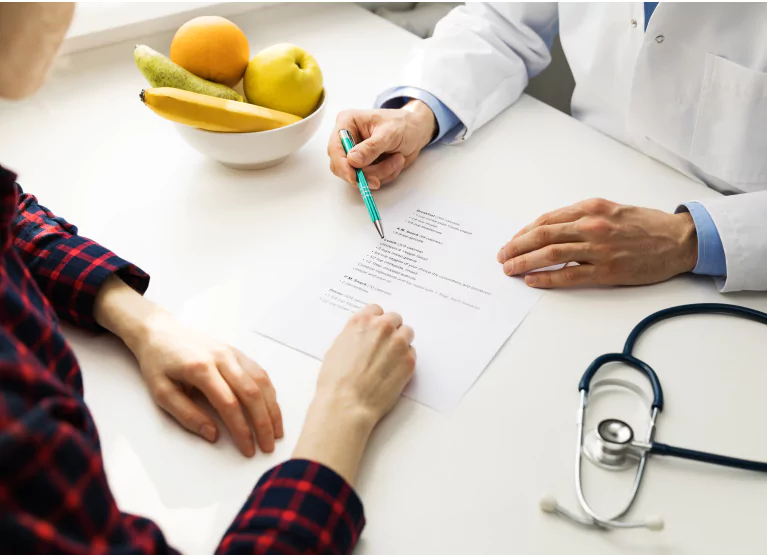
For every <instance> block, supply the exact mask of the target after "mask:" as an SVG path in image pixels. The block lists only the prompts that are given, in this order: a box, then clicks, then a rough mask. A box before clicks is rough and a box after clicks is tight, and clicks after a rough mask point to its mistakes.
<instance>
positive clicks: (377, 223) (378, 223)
mask: <svg viewBox="0 0 767 555" xmlns="http://www.w3.org/2000/svg"><path fill="white" fill-rule="evenodd" d="M373 225H375V226H376V231H377V232H378V235H380V236H381V239H383V238H384V231H383V224H382V223H381V220H376V221H374V222H373Z"/></svg>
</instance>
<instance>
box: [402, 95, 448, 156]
mask: <svg viewBox="0 0 767 555" xmlns="http://www.w3.org/2000/svg"><path fill="white" fill-rule="evenodd" d="M401 109H402V110H405V111H406V112H410V113H411V114H413V117H414V120H415V125H416V127H417V129H418V130H419V132H420V133H419V141H418V146H419V147H421V148H424V147H426V146H427V145H428V144H429V143H430V142H432V141H433V140H434V137H436V135H437V131H438V130H439V129H438V126H437V118H436V116H435V115H434V112H432V111H431V108H429V105H428V104H426V103H425V102H423V101H422V100H418V99H416V98H413V99H410V100H409V101H408V102H407V104H405V105H404V106H403V107H402V108H401Z"/></svg>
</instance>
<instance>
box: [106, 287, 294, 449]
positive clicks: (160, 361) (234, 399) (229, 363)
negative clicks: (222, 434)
mask: <svg viewBox="0 0 767 555" xmlns="http://www.w3.org/2000/svg"><path fill="white" fill-rule="evenodd" d="M94 315H95V317H96V321H97V322H98V323H99V324H100V325H102V326H103V327H105V328H107V329H108V330H109V331H111V332H112V333H114V334H115V335H117V336H118V337H120V338H121V339H122V340H123V341H124V342H125V344H126V345H127V346H128V348H129V349H130V350H131V351H132V352H133V354H134V355H135V357H136V359H137V361H138V363H139V367H140V369H141V374H142V376H143V378H144V381H145V382H146V384H147V387H148V388H149V392H150V393H151V395H152V398H153V399H154V401H155V402H156V403H157V404H158V405H159V406H160V407H161V408H162V409H164V410H165V411H166V412H168V413H169V414H170V415H171V416H172V417H173V418H175V419H176V420H177V421H178V422H179V423H180V424H181V425H182V426H183V427H184V428H186V429H187V430H189V431H190V432H192V433H194V434H197V435H199V436H201V437H203V438H205V439H206V440H208V441H210V442H215V441H216V440H217V439H218V436H219V429H218V427H217V426H216V423H215V421H214V420H213V419H212V418H211V417H210V416H208V414H206V412H205V411H204V410H203V409H202V408H200V407H199V406H198V405H197V404H196V403H195V401H194V400H193V399H194V397H193V392H199V393H201V394H202V395H204V396H205V397H206V398H207V400H208V402H209V403H210V404H211V405H212V406H213V408H214V409H215V410H216V411H217V412H218V414H219V416H220V417H221V419H222V420H223V421H224V424H225V425H226V427H227V428H228V429H229V432H230V433H231V436H232V439H233V441H234V443H235V445H236V446H237V448H238V449H239V450H240V451H241V452H242V454H243V455H245V456H248V457H250V456H253V455H254V454H255V452H256V444H257V445H258V447H259V448H260V449H261V450H262V451H264V452H265V453H271V452H272V451H274V442H275V439H279V438H281V437H282V436H283V425H282V414H281V412H280V406H279V405H278V404H277V395H276V393H275V390H274V386H273V385H272V382H271V381H270V379H269V376H268V375H267V374H266V372H265V371H264V370H263V368H261V367H260V366H259V365H258V364H256V363H255V362H254V361H252V360H251V359H250V358H248V357H247V356H246V355H245V354H243V353H242V352H240V351H238V350H237V349H235V348H233V347H230V346H229V345H227V344H225V343H222V342H220V341H218V340H216V339H214V338H212V337H209V336H207V335H205V334H203V333H201V332H199V331H197V330H194V329H192V328H189V327H187V326H185V325H183V324H182V323H181V322H179V321H178V320H177V319H176V318H175V317H174V316H173V315H172V314H170V313H168V312H166V311H165V310H163V309H162V308H161V307H159V306H157V305H155V304H154V303H152V302H150V301H149V300H147V299H145V298H144V297H142V296H141V295H139V294H138V293H137V292H136V291H134V290H133V289H131V288H130V287H128V286H127V285H126V284H125V283H123V282H122V281H121V280H120V279H119V278H117V277H116V276H113V277H111V278H109V280H107V282H106V283H105V284H104V285H103V286H102V287H101V289H100V291H99V293H98V295H97V297H96V303H95V307H94ZM251 426H252V429H253V430H255V440H256V441H255V443H254V441H253V435H254V434H253V431H251Z"/></svg>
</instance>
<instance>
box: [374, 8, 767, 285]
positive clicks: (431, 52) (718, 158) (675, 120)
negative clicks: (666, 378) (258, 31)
mask: <svg viewBox="0 0 767 555" xmlns="http://www.w3.org/2000/svg"><path fill="white" fill-rule="evenodd" d="M557 32H559V33H560V39H561V42H562V48H563V49H564V51H565V54H566V55H567V59H568V61H569V63H570V68H571V69H572V72H573V76H574V77H575V83H576V88H575V92H574V94H573V99H572V114H573V117H575V118H577V119H579V120H580V121H582V122H584V123H586V124H588V125H591V126H593V127H595V128H597V129H599V130H600V131H602V132H603V133H606V134H607V135H610V136H611V137H614V138H615V139H617V140H619V141H622V142H624V143H626V144H628V145H631V146H632V147H634V148H636V149H637V150H640V151H642V152H644V153H646V154H647V155H649V156H651V157H653V158H655V159H657V160H660V161H662V162H664V163H665V164H667V165H669V166H671V167H673V168H675V169H677V170H678V171H680V172H682V173H684V174H686V175H688V176H689V177H691V178H692V179H695V180H697V181H700V182H702V183H705V184H706V185H708V186H709V187H711V188H713V189H716V190H717V191H720V192H722V193H725V194H728V195H729V196H723V197H721V198H716V199H714V200H705V201H702V204H703V205H704V206H705V207H706V208H707V209H708V211H709V213H710V214H711V217H712V218H713V220H714V223H715V224H716V226H717V229H718V231H719V234H720V237H721V239H722V243H723V246H724V252H725V256H726V259H727V278H726V280H721V282H720V283H719V286H720V289H721V290H722V291H736V290H742V289H751V290H767V73H765V72H767V4H764V3H755V4H740V3H722V4H675V3H665V2H663V3H661V4H659V5H658V7H657V8H656V10H655V13H654V14H653V15H652V17H651V19H650V23H649V25H648V28H647V32H645V31H644V6H643V3H642V2H631V3H615V4H607V3H593V4H561V5H558V4H557V3H539V4H534V3H508V4H484V3H482V4H469V5H466V6H462V7H460V8H457V9H455V10H454V11H452V12H451V13H450V14H449V15H448V16H447V17H445V18H444V19H442V20H441V21H440V22H439V23H438V25H437V27H436V29H435V32H434V36H433V37H432V38H431V39H427V40H425V41H423V42H422V43H421V44H420V45H419V46H418V47H417V49H416V51H415V52H414V53H413V55H412V56H411V57H410V62H409V63H408V64H407V66H406V67H405V68H404V73H403V75H402V76H400V78H399V80H398V81H397V82H396V83H393V85H396V86H402V85H409V86H415V87H419V88H422V89H424V90H426V91H428V92H430V93H432V94H434V95H435V96H436V97H437V98H439V99H440V100H441V101H442V102H443V103H444V104H445V105H446V106H447V107H448V108H450V109H451V110H452V111H453V112H454V113H455V114H456V115H457V116H458V117H459V118H460V120H461V121H462V122H463V124H464V127H461V128H460V129H458V131H457V133H453V134H452V136H451V137H448V139H450V140H452V141H454V142H460V141H462V140H466V139H468V138H469V137H470V136H471V134H472V133H473V132H474V131H475V130H477V129H478V128H480V127H481V126H482V125H484V124H485V123H487V122H488V121H489V120H490V119H492V118H493V117H494V116H496V115H497V114H498V113H499V112H501V111H502V110H503V109H504V108H506V107H508V106H509V105H511V104H512V103H514V102H515V101H516V100H517V99H518V98H519V96H520V95H521V94H522V91H523V90H524V89H525V87H526V86H527V82H528V77H532V76H535V75H537V74H538V73H540V72H541V71H542V70H543V69H544V68H545V67H546V66H547V65H548V64H549V62H550V59H551V58H550V54H549V47H550V45H551V41H552V40H553V38H554V36H555V35H556V33H557ZM384 94H386V93H384ZM735 193H747V194H735ZM690 200H694V199H690Z"/></svg>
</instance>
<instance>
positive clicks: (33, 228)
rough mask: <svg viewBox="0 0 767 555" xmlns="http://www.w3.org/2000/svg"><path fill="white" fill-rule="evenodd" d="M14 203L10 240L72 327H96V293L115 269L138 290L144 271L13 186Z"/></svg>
mask: <svg viewBox="0 0 767 555" xmlns="http://www.w3.org/2000/svg"><path fill="white" fill-rule="evenodd" d="M16 194H17V195H18V196H17V198H18V208H17V213H16V217H15V219H14V222H13V243H14V246H15V247H16V249H17V251H18V253H19V255H20V256H21V258H22V260H23V261H24V264H25V265H26V267H27V268H28V269H29V271H30V273H31V274H32V276H33V277H34V278H35V281H37V285H38V287H40V291H42V293H43V294H44V295H45V297H46V298H47V299H48V302H50V303H51V305H52V306H53V309H54V310H55V311H56V314H57V315H58V316H59V317H60V318H63V319H64V320H67V321H68V322H71V323H73V324H75V325H77V326H80V327H83V328H87V329H92V330H100V329H101V328H100V327H99V326H98V325H97V324H96V321H95V319H94V317H93V306H94V304H95V302H96V295H97V294H98V292H99V289H101V286H102V285H103V283H104V281H106V279H107V278H108V277H109V276H111V275H112V274H117V275H118V276H119V277H120V278H121V279H122V280H123V281H124V282H125V283H127V284H128V285H129V286H130V287H132V288H133V289H135V290H136V291H138V292H139V293H141V294H142V295H143V294H144V292H145V291H146V289H147V287H149V276H148V275H147V274H146V273H144V272H143V271H142V270H141V269H139V268H137V267H136V266H134V265H133V264H130V263H129V262H126V261H125V260H123V259H122V258H120V257H119V256H117V255H116V254H114V253H113V252H111V251H110V250H108V249H105V248H104V247H102V246H101V245H99V244H98V243H96V242H94V241H92V240H90V239H87V238H85V237H81V236H79V235H78V234H77V227H76V226H74V225H72V224H70V223H69V222H67V221H66V220H64V219H63V218H61V217H58V216H56V215H55V214H53V213H52V212H51V211H50V210H48V209H47V208H46V207H44V206H41V205H40V204H38V202H37V199H36V198H35V197H34V196H33V195H30V194H24V193H23V191H22V190H21V187H19V186H18V185H17V191H16Z"/></svg>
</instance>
